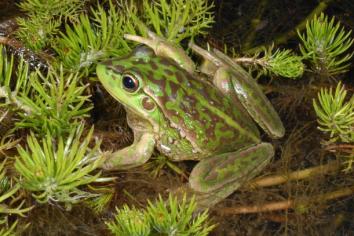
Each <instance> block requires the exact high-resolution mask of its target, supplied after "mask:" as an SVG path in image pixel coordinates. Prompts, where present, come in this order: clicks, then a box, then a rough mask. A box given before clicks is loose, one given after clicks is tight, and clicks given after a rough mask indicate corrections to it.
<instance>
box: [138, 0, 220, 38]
mask: <svg viewBox="0 0 354 236" xmlns="http://www.w3.org/2000/svg"><path fill="white" fill-rule="evenodd" d="M213 7H214V4H213V3H212V2H211V3H209V2H208V1H205V0H194V1H188V0H172V1H167V0H154V1H149V0H143V11H144V12H143V14H142V20H143V22H144V23H145V24H146V25H147V27H152V28H153V31H154V32H155V33H156V34H157V35H159V36H161V37H164V38H166V39H167V40H168V41H172V42H174V43H180V42H181V41H182V40H183V39H185V38H194V37H195V36H196V35H198V34H200V35H202V34H205V33H206V29H208V28H210V27H211V25H212V23H213V22H214V17H213V12H212V9H213ZM135 18H138V17H135Z"/></svg>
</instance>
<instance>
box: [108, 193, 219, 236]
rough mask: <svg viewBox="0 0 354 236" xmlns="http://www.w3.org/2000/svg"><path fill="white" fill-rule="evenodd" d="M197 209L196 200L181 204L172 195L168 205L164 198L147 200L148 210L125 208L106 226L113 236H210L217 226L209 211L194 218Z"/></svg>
mask: <svg viewBox="0 0 354 236" xmlns="http://www.w3.org/2000/svg"><path fill="white" fill-rule="evenodd" d="M195 210H196V202H195V199H194V198H192V199H191V201H187V200H186V198H185V197H184V198H183V200H182V201H181V202H179V201H178V200H177V198H176V197H173V196H172V195H171V194H170V195H169V198H168V201H166V202H165V201H163V200H162V198H161V196H159V199H158V200H157V201H156V202H155V203H152V202H150V201H148V207H147V209H146V210H137V209H136V208H134V207H133V208H130V207H128V206H127V205H124V206H123V208H122V209H117V213H116V215H115V220H114V221H111V222H106V224H107V226H108V228H109V229H110V230H111V232H112V233H113V234H114V235H139V236H140V235H141V236H145V235H146V236H149V235H185V236H189V235H190V236H192V235H193V236H194V235H197V236H205V235H208V234H209V233H210V232H211V230H212V229H213V228H214V227H215V225H210V224H209V222H208V221H207V219H208V213H207V211H204V212H203V213H201V214H198V215H197V216H195V217H193V213H194V211H195Z"/></svg>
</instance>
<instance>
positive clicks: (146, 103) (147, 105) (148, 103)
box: [141, 97, 156, 111]
mask: <svg viewBox="0 0 354 236" xmlns="http://www.w3.org/2000/svg"><path fill="white" fill-rule="evenodd" d="M141 103H142V105H143V107H144V109H145V110H147V111H151V110H153V109H154V108H155V107H156V104H155V103H154V101H152V100H151V99H150V98H149V97H144V98H143V100H142V101H141Z"/></svg>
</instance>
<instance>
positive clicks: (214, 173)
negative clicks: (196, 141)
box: [189, 143, 274, 208]
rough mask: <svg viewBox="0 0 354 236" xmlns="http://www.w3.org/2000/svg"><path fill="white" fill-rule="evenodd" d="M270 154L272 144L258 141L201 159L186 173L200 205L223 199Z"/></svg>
mask: <svg viewBox="0 0 354 236" xmlns="http://www.w3.org/2000/svg"><path fill="white" fill-rule="evenodd" d="M273 156H274V149H273V146H272V145H271V144H269V143H260V144H257V145H253V146H248V147H245V148H244V149H242V150H239V151H236V152H230V153H225V154H221V155H217V156H214V157H210V158H207V159H205V160H202V161H200V162H199V163H198V164H197V165H196V166H195V167H194V169H193V171H192V173H191V175H190V177H189V186H190V188H191V190H193V192H194V194H195V195H196V199H197V204H198V206H199V208H208V207H211V206H213V205H215V204H216V203H218V202H220V201H222V200H223V199H225V198H226V197H227V196H229V195H230V194H232V193H233V192H234V191H235V190H236V189H238V188H239V187H240V186H242V185H243V184H244V183H246V182H248V181H249V180H250V179H252V178H254V177H255V176H256V175H257V174H258V173H259V172H260V171H261V170H262V169H263V168H264V167H265V166H266V165H267V164H268V163H269V161H270V159H271V158H272V157H273Z"/></svg>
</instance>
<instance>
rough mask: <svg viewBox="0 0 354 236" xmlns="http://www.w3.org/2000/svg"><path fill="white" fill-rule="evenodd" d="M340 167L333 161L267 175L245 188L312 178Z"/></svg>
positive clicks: (251, 182)
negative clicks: (289, 171)
mask: <svg viewBox="0 0 354 236" xmlns="http://www.w3.org/2000/svg"><path fill="white" fill-rule="evenodd" d="M339 169H340V164H339V163H338V162H336V161H331V162H329V163H328V164H326V165H320V166H316V167H311V168H308V169H304V170H297V171H294V172H291V173H284V174H278V175H272V176H267V177H264V178H259V179H255V180H252V181H250V182H249V183H248V184H247V185H245V186H244V188H257V187H269V186H274V185H278V184H282V183H285V182H288V181H292V180H300V179H306V178H310V177H313V176H316V175H323V174H328V173H332V172H335V171H337V170H339Z"/></svg>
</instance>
